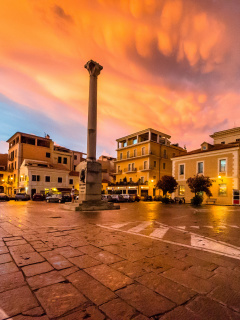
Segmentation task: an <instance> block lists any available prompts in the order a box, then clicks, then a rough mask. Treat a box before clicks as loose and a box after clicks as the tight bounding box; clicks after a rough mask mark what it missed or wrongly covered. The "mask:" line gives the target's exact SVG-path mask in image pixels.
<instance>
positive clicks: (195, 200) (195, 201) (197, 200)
mask: <svg viewBox="0 0 240 320" xmlns="http://www.w3.org/2000/svg"><path fill="white" fill-rule="evenodd" d="M202 202H203V197H202V196H200V195H199V194H197V195H196V196H195V197H193V198H192V199H191V204H192V205H194V206H200V205H201V204H202Z"/></svg>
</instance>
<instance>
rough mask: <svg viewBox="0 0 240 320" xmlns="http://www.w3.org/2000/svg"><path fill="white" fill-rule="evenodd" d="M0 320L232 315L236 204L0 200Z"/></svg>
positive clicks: (237, 312) (238, 230) (239, 248)
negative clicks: (91, 207) (71, 204)
mask: <svg viewBox="0 0 240 320" xmlns="http://www.w3.org/2000/svg"><path fill="white" fill-rule="evenodd" d="M0 319H1V320H3V319H14V320H48V319H59V320H60V319H61V320H75V319H76V320H77V319H87V320H91V319H92V320H93V319H94V320H104V319H112V320H124V319H134V320H147V319H161V320H167V319H168V320H169V319H172V320H175V319H180V320H192V319H196V320H197V319H198V320H200V319H207V320H209V319H216V320H221V319H222V320H228V319H233V320H236V319H240V208H239V207H232V206H229V207H221V206H211V205H210V206H202V207H200V208H193V207H191V206H190V205H187V204H186V205H179V204H171V205H164V204H161V203H157V202H139V203H125V204H122V205H121V209H120V210H116V211H102V212H81V213H79V212H73V211H64V210H63V209H61V208H60V205H59V204H54V203H52V204H51V203H50V204H47V203H45V202H44V203H42V202H32V201H29V202H15V201H9V202H7V203H4V202H1V203H0Z"/></svg>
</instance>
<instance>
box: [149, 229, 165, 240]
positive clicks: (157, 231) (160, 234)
mask: <svg viewBox="0 0 240 320" xmlns="http://www.w3.org/2000/svg"><path fill="white" fill-rule="evenodd" d="M168 230H169V228H168V227H162V228H157V229H154V231H153V232H152V233H151V234H150V235H149V236H150V237H156V238H163V237H164V236H165V234H166V232H167V231H168Z"/></svg>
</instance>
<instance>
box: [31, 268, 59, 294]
mask: <svg viewBox="0 0 240 320" xmlns="http://www.w3.org/2000/svg"><path fill="white" fill-rule="evenodd" d="M64 280H65V279H64V278H63V276H61V274H60V273H59V272H58V271H55V270H54V271H51V272H48V273H43V274H39V275H36V276H33V277H30V278H27V282H28V283H29V285H30V287H31V288H32V290H36V289H39V288H42V287H46V286H49V285H50V284H54V283H58V282H63V281H64Z"/></svg>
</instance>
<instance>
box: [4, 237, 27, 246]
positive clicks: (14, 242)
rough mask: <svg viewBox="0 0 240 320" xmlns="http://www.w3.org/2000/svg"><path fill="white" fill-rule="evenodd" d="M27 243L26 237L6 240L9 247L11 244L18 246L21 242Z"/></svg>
mask: <svg viewBox="0 0 240 320" xmlns="http://www.w3.org/2000/svg"><path fill="white" fill-rule="evenodd" d="M25 243H27V242H26V240H24V239H21V240H13V241H9V240H8V241H6V245H7V246H8V247H10V246H18V245H20V244H25Z"/></svg>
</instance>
